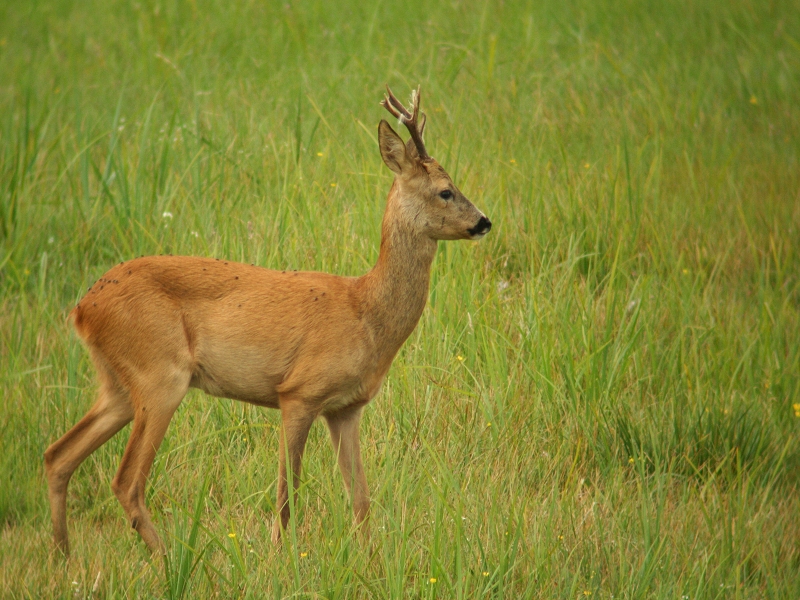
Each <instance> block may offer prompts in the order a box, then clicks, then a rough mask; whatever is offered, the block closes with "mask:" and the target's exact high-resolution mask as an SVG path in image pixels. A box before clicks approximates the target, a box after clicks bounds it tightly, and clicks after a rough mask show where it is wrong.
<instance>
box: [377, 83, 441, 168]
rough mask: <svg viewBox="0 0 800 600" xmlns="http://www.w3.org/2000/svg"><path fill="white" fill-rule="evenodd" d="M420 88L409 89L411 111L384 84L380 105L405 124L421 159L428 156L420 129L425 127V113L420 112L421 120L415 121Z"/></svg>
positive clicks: (417, 113) (417, 112)
mask: <svg viewBox="0 0 800 600" xmlns="http://www.w3.org/2000/svg"><path fill="white" fill-rule="evenodd" d="M419 90H420V88H419V87H417V89H416V90H411V112H408V109H407V108H406V107H405V106H403V104H402V103H401V102H400V101H399V100H398V99H397V98H396V97H395V95H394V94H393V93H392V90H390V89H389V86H388V85H387V86H386V91H387V94H385V95H384V98H383V100H382V101H381V106H383V107H384V108H385V109H386V110H388V111H389V112H390V113H391V114H392V115H393V116H395V117H397V118H398V119H400V122H401V123H402V124H403V125H405V126H406V129H408V133H410V134H411V139H412V140H414V145H415V146H416V147H417V153H418V154H419V157H420V158H421V159H422V160H426V159H428V158H430V156H428V151H427V150H425V143H424V142H423V141H422V130H423V129H424V127H425V113H422V120H421V122H420V121H417V115H419V97H420V92H419Z"/></svg>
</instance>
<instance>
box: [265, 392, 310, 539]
mask: <svg viewBox="0 0 800 600" xmlns="http://www.w3.org/2000/svg"><path fill="white" fill-rule="evenodd" d="M280 408H281V421H282V422H281V432H280V450H279V456H278V463H279V468H278V501H277V504H276V507H277V510H278V516H277V518H276V519H275V523H274V525H273V526H272V543H273V544H275V545H277V544H280V542H281V535H282V534H283V532H284V531H286V529H287V527H288V526H289V518H290V517H291V504H290V502H289V475H288V470H287V463H288V465H289V469H291V480H292V496H293V497H294V492H295V491H297V487H298V486H299V485H300V469H301V464H302V461H303V450H304V449H305V447H306V440H307V439H308V432H309V431H310V430H311V425H312V424H313V423H314V419H316V417H317V415H316V413H315V412H312V411H310V410H309V409H308V408H307V407H306V406H304V405H303V402H302V401H298V400H284V399H281V401H280Z"/></svg>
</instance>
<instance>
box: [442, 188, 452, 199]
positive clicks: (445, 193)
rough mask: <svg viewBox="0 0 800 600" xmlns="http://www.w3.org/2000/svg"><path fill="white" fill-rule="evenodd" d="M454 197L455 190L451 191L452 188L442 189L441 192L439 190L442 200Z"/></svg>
mask: <svg viewBox="0 0 800 600" xmlns="http://www.w3.org/2000/svg"><path fill="white" fill-rule="evenodd" d="M452 197H453V192H451V191H450V190H442V191H441V192H439V198H441V199H442V200H450V198H452Z"/></svg>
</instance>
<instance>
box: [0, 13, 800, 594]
mask: <svg viewBox="0 0 800 600" xmlns="http://www.w3.org/2000/svg"><path fill="white" fill-rule="evenodd" d="M385 83H389V84H390V85H391V86H392V88H393V89H394V91H395V92H396V93H397V94H398V96H399V97H402V98H403V99H405V98H407V97H408V93H409V90H410V89H411V87H412V86H415V85H416V84H418V83H419V84H421V85H422V89H423V98H422V100H423V110H424V111H425V112H426V113H427V114H428V117H429V126H428V129H427V132H426V140H427V146H428V149H429V151H430V152H431V154H432V155H433V156H435V157H436V158H437V159H438V160H439V162H440V163H441V164H442V165H443V166H444V167H445V169H447V170H448V172H449V173H450V174H451V176H452V177H453V180H454V181H455V183H456V184H457V185H458V186H459V187H460V189H461V190H462V191H463V192H464V193H465V194H466V195H467V196H468V197H469V198H470V199H472V200H473V201H474V203H475V204H476V205H477V206H478V207H479V208H481V209H482V210H483V211H484V212H486V214H487V215H488V216H489V217H490V218H491V220H492V222H493V224H494V229H493V230H492V232H491V233H490V234H489V235H488V236H487V237H486V238H485V239H484V240H482V241H481V242H479V243H475V242H448V243H441V244H440V245H439V252H438V255H437V258H436V261H435V263H434V269H433V273H432V281H431V290H430V299H429V305H428V307H427V308H426V310H425V313H424V315H423V317H422V319H421V321H420V324H419V326H418V327H417V329H416V330H415V332H414V333H413V334H412V335H411V337H410V338H409V340H408V341H407V343H406V345H405V346H404V348H403V349H402V350H401V352H400V354H399V355H398V357H397V359H396V360H395V363H394V365H393V367H392V369H391V371H390V373H389V376H388V378H387V379H386V381H385V384H384V387H383V390H382V392H381V393H380V394H379V395H378V396H377V397H376V399H375V400H374V401H373V403H372V404H371V405H370V406H369V407H368V408H367V409H366V411H365V417H364V420H363V421H362V426H361V443H362V452H363V457H364V461H365V468H366V471H367V477H368V480H369V482H370V487H371V495H372V500H373V513H372V521H371V523H370V530H371V538H370V540H369V541H368V542H365V541H364V540H361V539H360V538H359V537H357V536H354V535H353V534H352V533H353V532H352V531H351V516H350V515H351V512H350V506H349V503H348V499H347V497H346V495H345V493H344V488H343V486H342V482H341V478H340V475H339V472H338V468H337V467H336V461H335V457H334V455H333V451H332V450H331V448H330V444H329V442H328V434H327V431H326V430H325V428H324V426H322V425H321V424H316V425H315V426H314V428H313V429H312V432H311V436H310V439H309V443H308V446H307V447H306V453H305V460H304V471H303V482H302V486H301V489H300V492H299V495H298V498H297V519H296V520H294V521H293V525H292V529H291V535H290V536H289V539H288V541H287V543H285V544H284V546H283V547H282V548H280V549H275V548H273V547H272V545H271V543H270V528H271V525H272V519H273V511H274V508H275V486H276V479H277V451H278V437H277V435H278V434H277V427H278V426H279V419H278V417H279V415H278V413H277V411H270V410H266V409H258V408H255V407H252V406H249V405H245V404H243V403H236V402H232V401H228V400H220V399H215V398H210V397H207V396H205V395H204V394H202V393H199V392H197V391H192V392H191V393H190V394H189V395H188V396H187V398H186V400H185V401H184V403H183V404H182V406H181V408H180V409H179V410H178V412H177V413H176V415H175V417H174V419H173V421H172V424H171V426H170V429H169V431H168V433H167V437H166V439H165V441H164V443H163V445H162V447H161V449H160V451H159V453H158V455H157V457H156V462H155V465H154V467H153V472H152V475H151V477H150V484H149V487H148V491H147V499H148V506H149V507H150V510H151V513H152V515H153V519H154V521H155V523H156V526H157V527H158V528H159V530H160V532H161V534H162V537H163V538H164V540H165V541H166V542H167V545H168V547H169V550H168V555H167V557H166V560H162V559H161V558H159V557H155V558H151V557H150V555H149V554H148V552H147V550H146V547H145V546H144V544H143V543H142V542H141V541H140V540H139V538H138V536H137V535H136V533H135V532H134V531H133V530H132V529H131V528H130V526H129V525H128V523H127V522H126V520H125V517H124V514H123V511H122V508H121V506H120V505H119V503H118V502H117V500H116V498H115V497H114V495H113V493H112V492H111V488H110V482H111V479H112V478H113V476H114V474H115V472H116V468H117V465H118V462H119V459H120V457H121V455H122V451H123V449H124V446H125V443H126V441H127V436H128V431H129V428H126V429H125V430H123V431H122V432H121V433H120V434H119V435H117V436H116V437H115V438H113V439H112V440H111V441H110V442H109V443H107V444H106V445H105V446H103V447H102V448H101V449H100V450H98V451H97V452H96V453H95V454H93V455H92V456H91V457H90V458H89V459H88V460H87V461H86V462H85V463H84V464H83V465H82V466H81V467H80V468H79V469H78V471H76V473H75V475H74V477H73V479H72V483H71V486H70V495H69V503H68V508H69V516H68V524H69V527H70V536H71V543H72V556H71V558H69V559H68V560H64V559H63V558H62V557H61V556H60V555H58V554H56V553H55V552H54V551H53V547H52V543H51V535H52V533H51V527H50V517H49V508H48V506H47V495H46V484H45V481H44V476H43V459H42V453H43V452H44V449H45V448H46V447H47V446H48V445H49V444H50V443H51V442H52V441H54V440H55V439H57V438H58V437H59V436H61V435H62V434H63V433H64V432H65V431H66V430H67V429H69V427H71V426H72V425H73V424H74V423H75V422H76V421H77V420H78V419H79V418H80V417H81V416H82V415H83V414H84V412H85V411H86V410H87V409H88V408H89V406H90V405H91V404H92V402H93V400H94V394H95V390H96V387H95V386H96V384H95V380H94V372H93V369H92V365H91V363H90V361H89V358H88V355H87V352H86V351H85V349H84V348H83V347H82V345H81V343H80V342H79V341H78V339H77V337H76V336H75V335H74V334H73V333H72V331H71V328H70V327H69V326H68V325H67V323H66V316H67V313H68V312H69V310H70V309H71V308H72V306H74V304H75V303H76V302H77V301H78V299H79V298H80V297H81V296H82V294H83V293H84V292H85V290H86V288H87V286H88V285H90V284H91V283H92V282H94V281H95V280H96V279H97V278H98V277H100V276H101V275H102V274H103V273H104V272H105V271H106V270H107V269H108V268H109V267H110V266H112V265H113V264H115V263H118V262H120V261H122V260H127V259H130V258H132V257H134V256H139V255H142V254H145V255H146V254H161V253H174V254H192V255H200V256H214V257H225V258H227V259H230V260H237V261H242V262H247V263H251V262H252V263H255V264H257V265H261V266H265V267H270V268H277V269H287V268H290V269H304V270H321V271H328V272H334V273H338V274H343V275H358V274H361V273H364V272H366V271H367V270H368V269H369V268H370V267H371V266H372V265H373V264H374V262H375V260H376V259H377V256H378V246H379V242H380V220H381V216H382V214H383V208H384V203H385V198H386V194H387V192H388V190H389V187H390V185H391V182H392V173H391V172H390V171H389V170H388V169H387V168H386V167H385V166H384V165H383V163H382V162H381V159H380V154H379V152H378V147H377V125H378V122H379V120H380V119H382V118H385V117H386V118H390V117H388V115H387V114H386V113H385V111H384V110H383V109H382V108H381V107H380V106H379V105H378V102H379V100H380V99H381V98H382V91H383V85H384V84H385ZM403 133H404V135H405V132H403ZM799 159H800V11H798V10H797V6H796V4H795V3H793V2H790V1H789V0H786V1H782V0H775V1H764V2H757V1H750V0H741V1H734V2H729V3H723V2H711V1H698V2H694V1H691V0H667V1H666V2H634V1H632V0H622V1H617V2H613V1H603V2H585V3H584V2H575V1H566V2H533V1H522V2H510V1H508V0H506V1H501V0H496V1H487V2H479V1H477V0H475V1H473V0H465V1H458V0H456V1H453V2H443V3H436V2H427V3H423V2H407V3H392V2H381V1H379V2H375V3H365V2H356V1H353V0H341V1H339V2H325V1H322V0H309V1H302V2H301V1H296V0H290V1H287V2H267V1H264V2H255V1H250V0H245V1H242V2H223V1H219V0H193V1H191V2H190V1H182V0H139V1H137V2H124V1H118V0H111V1H107V2H100V1H98V0H86V1H84V2H68V1H66V0H39V1H36V2H10V1H5V2H2V3H0V469H1V471H0V472H1V473H2V479H1V480H0V481H1V482H2V484H1V485H0V597H3V598H50V597H63V598H208V597H220V598H290V597H291V598H478V597H490V598H572V599H577V598H592V599H594V598H601V599H606V598H609V599H610V598H665V599H667V598H669V599H698V598H775V599H789V598H800V498H799V497H798V491H800V160H799Z"/></svg>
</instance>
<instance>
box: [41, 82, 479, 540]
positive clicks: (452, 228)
mask: <svg viewBox="0 0 800 600" xmlns="http://www.w3.org/2000/svg"><path fill="white" fill-rule="evenodd" d="M386 90H387V92H388V94H387V95H386V96H385V98H384V100H383V101H382V102H381V104H382V105H383V106H384V107H385V108H386V109H387V110H388V111H389V112H390V113H391V114H392V115H394V116H395V117H397V118H399V120H400V122H401V123H403V124H405V126H406V127H407V129H408V131H409V132H410V134H411V139H410V140H409V141H408V143H403V141H402V139H401V138H400V136H399V135H397V133H395V131H394V130H393V129H392V128H391V127H390V126H389V124H388V123H387V122H386V121H384V120H381V122H380V125H379V126H378V142H379V146H380V151H381V156H382V157H383V161H384V163H386V165H387V166H388V167H389V168H390V169H391V170H392V171H394V173H395V178H394V183H393V184H392V188H391V190H390V191H389V197H388V199H387V203H386V212H385V214H384V217H383V223H382V229H381V246H380V255H379V257H378V262H377V264H376V265H375V267H374V268H373V269H372V270H371V271H369V272H368V273H367V274H365V275H363V276H361V277H341V276H336V275H328V274H325V273H316V272H296V271H272V270H268V269H264V268H260V267H256V266H252V265H245V264H240V263H235V262H230V261H220V260H216V259H211V258H196V257H186V256H180V257H179V256H175V257H173V256H150V257H145V258H138V259H135V260H131V261H129V262H125V263H120V264H119V265H117V266H115V267H113V268H112V269H111V270H110V271H108V272H107V273H106V274H105V275H103V276H102V277H101V278H100V279H99V280H98V281H97V282H96V283H95V284H94V285H93V286H92V287H91V288H89V291H88V292H87V293H86V295H85V296H84V297H83V299H82V300H81V301H80V302H79V303H78V305H77V306H76V307H75V308H74V309H73V310H72V312H71V313H70V317H71V319H72V321H73V323H74V326H75V329H76V330H77V332H78V334H79V335H80V337H81V338H82V339H83V340H84V342H85V343H86V345H87V346H88V348H89V352H90V353H91V357H92V361H93V362H94V365H95V367H96V369H97V373H98V377H99V383H100V389H99V392H98V395H97V400H96V402H95V404H94V406H92V408H91V409H90V410H89V412H87V413H86V415H85V416H84V417H83V418H82V419H81V420H80V421H79V422H78V423H77V424H76V425H75V426H74V427H73V428H72V429H70V430H69V431H68V432H67V433H66V434H65V435H64V436H63V437H62V438H61V439H59V440H58V441H57V442H55V443H53V444H52V445H51V446H50V447H49V448H47V450H46V452H45V454H44V458H45V468H46V473H47V483H48V486H49V499H50V510H51V515H52V520H53V528H54V537H55V543H56V546H57V547H58V548H60V549H61V550H62V551H63V552H64V553H68V551H69V543H68V539H67V520H66V497H67V484H68V483H69V480H70V477H71V476H72V473H73V472H74V471H75V469H76V468H77V467H78V465H79V464H80V463H81V462H82V461H83V460H84V459H85V458H86V457H87V456H89V455H90V454H91V453H92V452H94V451H95V450H96V449H97V448H99V447H100V446H101V445H102V444H103V443H105V442H106V441H107V440H108V439H110V438H111V437H112V436H113V435H114V434H116V433H117V432H118V431H119V430H120V429H122V427H123V426H125V425H126V424H127V423H129V422H130V421H133V429H132V431H131V436H130V439H129V440H128V445H127V447H126V448H125V453H124V454H123V456H122V461H121V463H120V466H119V471H118V472H117V474H116V476H115V477H114V480H113V481H112V484H111V485H112V489H113V490H114V494H115V495H116V496H117V498H118V499H119V501H120V503H121V504H122V507H123V508H124V510H125V513H126V515H127V517H128V519H130V523H131V525H132V527H133V528H134V529H135V530H136V531H137V532H139V535H140V536H141V537H142V539H143V540H144V541H145V543H146V544H147V545H148V546H149V548H150V549H151V550H152V551H153V552H164V550H165V546H164V544H163V542H162V541H161V538H160V537H159V535H158V533H157V532H156V529H155V527H154V526H153V523H152V521H151V520H150V516H149V514H148V512H147V509H146V508H145V502H144V498H145V494H144V492H145V482H146V479H147V476H148V473H149V472H150V468H151V467H152V464H153V459H154V458H155V454H156V451H157V450H158V447H159V445H160V444H161V441H162V439H163V438H164V434H165V432H166V430H167V425H168V424H169V422H170V419H171V418H172V415H173V413H174V412H175V410H176V409H177V408H178V405H179V404H180V403H181V400H182V399H183V397H184V396H185V395H186V392H187V391H188V390H189V388H190V387H195V388H199V389H201V390H204V391H205V392H206V393H208V394H211V395H213V396H218V397H224V398H233V399H235V400H242V401H244V402H250V403H252V404H257V405H259V406H267V407H270V408H278V409H280V411H281V431H280V435H279V438H280V452H279V454H278V461H279V475H278V498H277V505H276V506H277V509H278V512H279V514H278V516H277V517H276V519H275V522H274V526H273V529H272V539H273V542H275V543H276V544H277V543H279V542H280V538H281V533H282V531H284V530H285V529H286V527H287V524H288V522H289V518H290V510H289V489H288V486H289V484H288V480H289V477H287V470H288V469H291V472H290V473H289V474H290V475H291V480H292V481H293V483H294V486H295V487H296V486H297V484H298V480H299V476H300V463H301V459H302V455H303V449H304V447H305V444H306V439H307V437H308V432H309V429H310V428H311V425H312V423H313V422H314V420H315V419H316V418H317V417H319V416H322V417H323V418H324V419H325V421H326V423H327V425H328V428H329V429H330V436H331V441H332V443H333V447H334V449H335V451H336V453H337V455H338V462H339V469H340V470H341V474H342V477H343V479H344V485H345V487H346V489H347V491H348V493H349V494H350V496H351V499H352V503H353V513H354V521H355V523H356V524H361V523H362V522H363V521H364V520H365V519H366V518H367V514H368V511H369V492H368V489H367V481H366V478H365V476H364V468H363V466H362V464H361V453H360V449H359V442H358V426H359V420H360V417H361V411H362V409H363V408H364V406H365V405H366V404H367V403H368V402H369V401H370V400H371V399H372V398H373V397H374V396H375V394H376V393H377V392H378V390H379V389H380V386H381V382H382V381H383V378H384V377H385V375H386V372H387V371H388V370H389V366H390V365H391V363H392V359H393V358H394V356H395V355H396V354H397V351H398V350H399V349H400V346H402V344H403V342H405V340H406V338H408V336H409V335H410V334H411V332H412V331H413V330H414V327H415V326H416V325H417V321H419V318H420V315H421V314H422V311H423V309H424V307H425V303H426V301H427V296H428V284H429V281H430V271H431V263H432V261H433V257H434V254H435V252H436V245H437V241H438V240H454V239H472V240H477V239H480V238H481V237H483V236H484V235H485V234H486V233H488V232H489V230H490V229H491V226H492V224H491V222H490V221H489V219H487V218H486V216H485V215H484V214H483V213H481V212H480V211H479V210H478V209H477V208H475V206H473V204H472V203H471V202H470V201H469V200H467V198H465V197H464V195H463V194H462V193H461V192H460V191H459V190H458V188H457V187H456V186H455V185H454V184H453V182H452V181H451V179H450V177H449V175H448V174H447V173H446V172H445V171H444V169H442V167H441V166H439V163H437V162H436V161H435V160H434V159H433V158H431V157H430V156H428V153H427V152H426V150H425V146H424V144H423V141H422V133H423V129H424V126H425V115H424V114H421V115H420V114H419V100H420V95H419V89H417V90H416V91H415V92H413V93H412V108H411V111H410V112H409V110H407V109H406V108H405V107H404V106H403V105H402V104H401V103H400V102H399V101H398V100H397V98H395V97H394V95H392V92H391V90H390V89H389V88H388V86H387V88H386ZM418 116H419V118H418ZM287 460H288V466H287Z"/></svg>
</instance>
